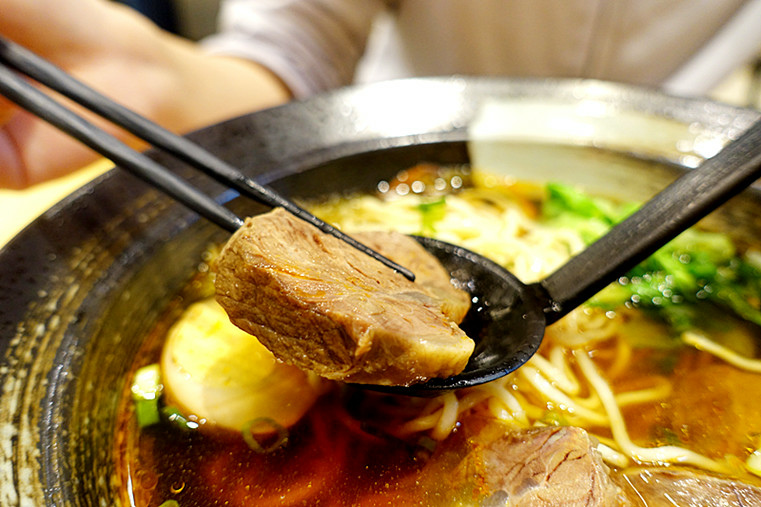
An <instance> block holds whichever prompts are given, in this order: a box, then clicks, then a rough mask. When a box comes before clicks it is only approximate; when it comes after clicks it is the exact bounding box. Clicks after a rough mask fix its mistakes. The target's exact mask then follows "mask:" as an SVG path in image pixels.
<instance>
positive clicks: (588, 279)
mask: <svg viewBox="0 0 761 507" xmlns="http://www.w3.org/2000/svg"><path fill="white" fill-rule="evenodd" d="M760 176H761V121H758V122H756V123H755V124H753V125H752V126H751V127H750V129H748V130H747V131H746V132H745V133H744V134H743V135H742V136H741V137H739V138H738V139H737V140H736V141H734V142H732V143H730V144H729V145H727V146H726V147H725V148H724V149H723V150H721V151H720V152H719V153H718V154H717V155H716V156H714V157H712V158H710V159H708V160H706V161H705V162H703V164H702V165H701V166H700V167H699V168H697V169H694V170H691V171H688V172H686V173H685V174H684V175H683V176H681V177H680V178H678V179H677V180H676V181H674V182H673V183H672V184H671V185H669V186H668V187H666V188H665V189H663V190H662V191H661V192H660V193H658V194H657V195H656V196H655V197H653V198H652V199H651V200H649V201H648V202H647V203H645V204H644V205H643V206H642V207H641V208H640V209H639V211H637V212H636V213H634V214H633V215H631V216H630V217H629V218H627V219H626V220H624V221H623V222H621V223H620V224H618V225H616V226H615V227H613V228H612V229H611V230H610V231H609V232H608V233H607V234H606V235H605V236H603V237H601V238H600V239H599V240H597V241H596V242H595V243H593V244H592V245H590V246H589V247H588V248H586V249H585V250H584V251H582V252H581V253H580V254H578V255H577V256H575V257H573V258H572V259H571V260H570V261H568V262H567V263H566V264H564V265H563V266H562V267H561V268H559V269H558V270H557V271H555V272H554V273H553V274H551V275H550V276H548V277H547V278H546V279H544V280H543V281H541V282H539V284H538V285H539V286H540V287H542V288H543V289H544V291H545V292H546V295H547V297H549V304H548V305H547V307H546V308H545V314H546V318H547V324H550V323H552V322H555V321H556V320H558V319H559V318H560V317H562V316H563V315H565V314H567V313H568V312H570V311H571V310H573V309H574V308H576V307H577V306H579V305H580V304H581V303H583V302H584V301H586V300H587V299H589V298H590V297H592V296H594V295H595V294H596V293H597V292H599V291H600V290H602V289H603V288H604V287H605V286H606V285H608V284H609V283H610V282H612V281H613V280H615V279H616V278H617V277H618V276H621V275H623V274H624V273H626V272H627V271H629V270H630V269H631V268H633V267H634V266H636V265H637V264H638V263H639V262H641V261H643V260H644V259H645V258H647V257H648V256H649V255H651V254H653V253H654V252H655V251H656V250H658V249H659V248H660V247H662V246H663V245H665V244H666V243H668V242H669V241H670V240H671V239H673V238H674V237H676V236H677V235H679V233H681V232H682V231H684V230H685V229H687V228H689V227H690V226H692V225H694V224H695V223H696V222H697V221H698V220H700V219H701V218H703V217H704V216H706V215H707V214H708V213H710V212H711V211H713V210H714V209H716V208H717V207H719V206H720V205H721V204H723V203H724V202H726V201H727V200H728V199H729V198H730V197H732V196H734V195H736V194H738V193H739V192H740V191H742V190H743V189H744V188H746V187H747V186H749V185H750V184H751V183H753V182H754V181H755V180H756V179H757V178H759V177H760Z"/></svg>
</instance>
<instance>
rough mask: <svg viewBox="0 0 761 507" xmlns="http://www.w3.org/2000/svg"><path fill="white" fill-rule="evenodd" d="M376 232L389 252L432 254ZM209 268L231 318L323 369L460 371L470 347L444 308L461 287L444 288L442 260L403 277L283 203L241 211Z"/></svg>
mask: <svg viewBox="0 0 761 507" xmlns="http://www.w3.org/2000/svg"><path fill="white" fill-rule="evenodd" d="M379 234H383V235H384V236H383V237H378V238H376V241H377V243H374V244H375V245H376V246H377V245H378V244H385V243H386V242H388V244H389V245H393V246H392V247H391V248H384V249H383V250H384V253H386V254H388V256H389V257H390V258H391V259H392V260H396V259H400V260H401V261H403V260H404V259H406V258H408V257H409V256H412V257H415V258H417V257H418V256H427V258H426V259H425V260H423V261H420V262H421V263H422V264H421V265H427V264H429V263H430V262H431V259H433V257H432V256H430V254H428V253H427V252H426V251H425V250H424V249H423V248H422V247H420V245H419V244H418V243H417V242H416V241H415V240H414V239H412V238H408V237H406V236H404V235H401V234H393V233H379ZM363 238H364V239H367V238H368V236H366V235H363ZM411 252H414V253H411ZM433 262H437V261H436V260H435V259H433ZM215 270H216V273H217V276H216V282H215V286H216V293H217V300H218V301H219V303H220V304H221V305H222V307H223V308H224V309H225V311H226V312H227V314H228V315H229V317H230V320H231V321H232V322H233V323H234V324H235V325H236V326H238V327H240V328H241V329H243V330H244V331H246V332H248V333H250V334H252V335H254V336H256V337H257V338H258V339H259V341H261V342H262V344H264V346H265V347H267V348H268V349H269V350H270V351H272V353H273V354H274V355H275V356H276V357H278V358H279V359H281V360H282V361H284V362H286V363H289V364H293V365H296V366H298V367H301V368H303V369H307V370H311V371H314V372H316V373H317V374H319V375H321V376H323V377H327V378H330V379H335V380H343V381H347V382H357V383H372V384H381V385H409V384H412V383H415V382H419V381H423V380H426V379H429V378H433V377H448V376H450V375H454V374H456V373H459V372H460V371H462V370H463V369H464V368H465V365H466V364H467V362H468V358H469V357H470V355H471V353H472V352H473V348H474V343H473V341H472V340H471V339H470V338H468V337H467V336H466V335H465V333H464V332H463V331H462V330H461V329H460V328H459V327H458V326H457V324H456V323H455V322H453V320H452V319H451V318H449V317H448V316H447V314H446V313H449V314H450V315H452V316H453V317H460V318H461V317H462V314H463V313H464V312H463V310H462V301H463V300H467V294H465V293H464V292H462V291H459V290H457V289H455V288H454V287H451V290H449V289H448V290H444V288H443V287H444V286H445V285H448V284H449V275H448V274H447V273H446V272H445V271H444V270H443V268H441V269H440V270H436V269H434V270H433V271H432V273H433V274H432V275H431V276H430V277H429V278H428V281H426V276H427V273H428V271H426V270H422V269H421V273H420V274H419V275H418V276H419V277H420V278H421V279H422V281H421V282H416V283H413V282H410V281H409V280H407V279H406V278H404V277H403V276H402V275H400V274H398V273H395V272H393V271H392V270H391V269H389V268H388V267H386V266H384V265H383V264H381V263H380V262H378V261H376V260H375V259H372V258H371V257H369V256H367V255H365V254H363V253H361V252H359V251H357V250H356V249H354V248H352V247H350V246H348V245H347V244H346V243H344V242H343V241H340V240H338V239H336V238H335V237H333V236H331V235H327V234H324V233H322V232H320V231H319V230H318V229H317V228H315V227H313V226H312V225H309V224H307V223H305V222H304V221H302V220H300V219H298V218H295V217H293V216H291V215H290V214H289V213H287V212H286V211H284V210H282V209H275V210H273V211H271V212H270V213H266V214H264V215H258V216H256V217H251V218H248V219H247V220H246V223H245V225H244V226H243V227H241V228H240V229H239V230H238V231H236V232H235V234H233V236H232V237H231V238H230V240H229V241H228V243H227V244H226V245H225V247H224V248H223V250H222V252H221V253H220V256H219V258H218V259H217V262H216V266H215ZM421 275H422V276H421ZM437 277H441V278H442V279H441V280H438V281H436V280H435V278H437ZM431 278H433V279H434V280H431ZM426 286H429V287H434V288H433V289H428V288H426ZM465 311H467V310H465ZM445 312H446V313H445Z"/></svg>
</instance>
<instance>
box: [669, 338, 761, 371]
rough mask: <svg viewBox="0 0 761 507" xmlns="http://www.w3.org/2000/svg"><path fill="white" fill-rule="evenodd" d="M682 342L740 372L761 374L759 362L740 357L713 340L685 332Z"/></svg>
mask: <svg viewBox="0 0 761 507" xmlns="http://www.w3.org/2000/svg"><path fill="white" fill-rule="evenodd" d="M682 340H684V342H685V343H686V344H688V345H692V346H693V347H695V348H696V349H698V350H702V351H704V352H708V353H709V354H713V355H714V356H716V357H718V358H719V359H721V360H723V361H725V362H727V363H729V364H731V365H732V366H734V367H736V368H740V369H741V370H745V371H750V372H753V373H761V360H758V359H749V358H747V357H745V356H741V355H740V354H738V353H737V352H735V351H733V350H730V349H728V348H727V347H724V346H722V345H719V344H718V343H716V342H715V341H713V340H710V339H708V338H707V337H706V336H704V335H702V334H700V333H697V332H695V331H686V332H685V333H683V334H682Z"/></svg>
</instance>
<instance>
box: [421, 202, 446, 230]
mask: <svg viewBox="0 0 761 507" xmlns="http://www.w3.org/2000/svg"><path fill="white" fill-rule="evenodd" d="M418 209H419V210H420V214H421V215H422V217H421V228H422V231H421V234H424V235H425V234H434V233H435V232H436V223H437V222H439V221H440V220H441V219H443V218H444V215H446V212H447V207H446V199H445V198H444V197H442V198H440V199H437V200H435V201H431V202H424V203H420V204H419V205H418Z"/></svg>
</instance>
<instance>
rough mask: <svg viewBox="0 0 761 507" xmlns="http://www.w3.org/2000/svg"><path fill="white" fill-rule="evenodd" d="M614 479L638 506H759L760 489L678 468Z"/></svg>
mask: <svg viewBox="0 0 761 507" xmlns="http://www.w3.org/2000/svg"><path fill="white" fill-rule="evenodd" d="M616 479H617V480H618V482H619V483H621V484H622V485H623V486H624V487H625V488H626V489H627V490H629V491H628V493H629V494H630V496H631V497H632V498H636V499H638V500H639V503H638V505H645V506H647V507H656V506H661V505H662V506H673V505H679V506H681V507H698V506H704V505H720V506H723V507H741V506H743V507H744V506H750V505H761V487H759V485H758V484H756V485H752V484H747V483H743V482H739V481H734V480H731V479H728V478H720V477H714V476H711V475H708V474H706V473H697V472H694V471H692V470H686V469H680V468H672V469H668V468H641V469H635V470H627V471H626V472H624V473H623V474H620V475H618V476H616Z"/></svg>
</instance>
